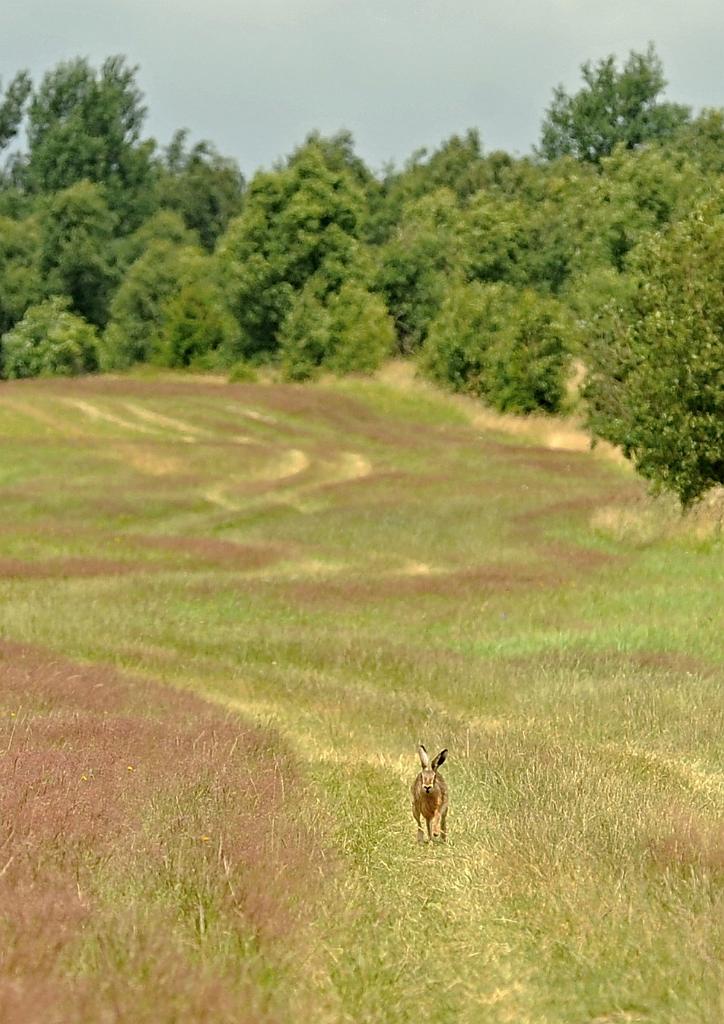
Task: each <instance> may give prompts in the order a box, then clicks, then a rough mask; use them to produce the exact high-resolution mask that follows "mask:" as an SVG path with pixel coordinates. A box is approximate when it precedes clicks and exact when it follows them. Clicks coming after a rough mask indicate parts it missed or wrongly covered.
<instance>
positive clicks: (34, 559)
mask: <svg viewBox="0 0 724 1024" xmlns="http://www.w3.org/2000/svg"><path fill="white" fill-rule="evenodd" d="M88 406H92V408H93V409H94V410H95V412H90V413H89V411H88ZM139 409H140V410H141V413H143V415H141V413H139ZM0 429H2V431H3V432H4V436H5V442H4V445H3V455H2V459H1V460H0V490H1V493H2V497H3V506H4V508H5V510H6V514H5V517H4V523H3V524H2V529H1V530H0V631H1V634H2V636H3V637H5V638H8V639H12V640H16V641H22V642H25V643H32V644H39V645H42V646H44V647H47V648H51V649H53V650H55V651H58V652H62V653H64V654H66V655H69V656H72V657H74V658H76V659H80V660H85V661H90V662H99V663H105V664H111V665H114V666H116V667H119V668H122V669H129V670H132V671H133V672H135V673H140V674H142V675H143V674H145V675H148V676H151V677H153V678H155V679H160V680H161V681H163V682H165V683H167V684H169V685H172V686H176V687H181V688H189V689H192V690H194V691H195V692H197V693H199V694H201V695H203V696H205V697H207V698H208V699H210V700H212V701H214V702H217V703H219V704H222V705H224V706H225V707H228V708H230V709H232V710H233V711H237V712H239V713H241V714H242V715H244V716H246V717H248V718H251V719H255V720H258V721H260V722H262V723H264V724H267V723H271V724H273V725H274V726H276V727H277V728H278V729H279V730H280V731H281V735H282V737H283V738H284V740H285V741H286V743H288V744H289V745H291V746H292V747H294V748H295V750H296V752H297V754H298V755H299V756H301V758H302V759H303V762H304V766H305V771H306V774H307V777H308V779H309V781H310V784H311V786H312V789H311V794H312V795H307V796H305V799H306V800H309V801H312V804H313V805H312V806H310V808H309V818H310V820H314V821H315V822H318V825H317V826H316V827H317V828H318V829H320V830H321V832H322V836H321V838H322V841H323V842H324V843H325V844H326V845H327V846H328V847H329V849H330V863H333V864H334V867H333V868H330V870H329V872H328V876H327V881H326V888H325V889H324V893H323V895H322V896H321V897H320V898H319V899H318V900H317V901H316V902H315V904H314V909H313V912H310V920H309V929H310V930H311V931H310V933H309V934H308V935H306V936H305V939H304V942H305V943H309V944H311V945H312V946H313V948H314V951H315V955H314V967H313V969H312V968H310V971H309V973H308V976H307V977H306V979H305V998H306V999H311V1001H312V1004H313V1005H314V1006H315V1007H316V1011H315V1012H316V1019H319V1020H328V1021H330V1022H337V1021H340V1022H342V1021H344V1022H355V1024H358V1022H366V1021H370V1022H377V1021H379V1022H384V1024H397V1022H399V1024H407V1022H412V1021H417V1020H419V1019H420V1018H421V1017H427V1016H430V1017H432V1018H434V1019H436V1020H438V1021H441V1022H456V1024H457V1022H471V1024H473V1022H478V1021H481V1022H501V1024H503V1022H508V1021H510V1022H515V1024H525V1022H531V1024H582V1022H587V1021H590V1022H594V1021H597V1022H598V1024H604V1022H609V1021H610V1022H617V1021H644V1022H651V1024H714V1022H718V1021H719V1020H720V1019H721V1017H722V1011H723V1010H724V1006H723V1005H722V991H723V984H724V981H723V979H722V974H721V971H720V970H719V965H720V964H721V954H722V946H721V927H722V884H721V883H722V872H723V870H724V850H723V849H722V838H723V837H722V831H721V824H720V823H721V819H722V812H723V811H724V781H723V779H724V776H723V775H722V768H723V767H724V765H723V764H722V760H723V754H724V745H723V744H722V735H724V701H723V700H722V696H723V694H722V672H721V665H722V663H723V660H724V629H722V628H721V627H722V621H721V608H722V604H723V602H722V598H723V597H724V594H723V589H724V588H723V587H722V580H723V579H724V573H723V571H722V570H723V568H724V566H723V563H722V549H721V542H720V540H719V539H718V535H717V533H716V529H715V528H714V527H712V528H711V529H709V528H708V527H707V523H706V521H705V520H704V519H702V518H701V517H700V519H699V520H698V521H697V522H696V523H691V524H688V523H687V524H684V525H682V524H681V523H679V522H678V521H677V519H676V517H675V516H674V515H673V514H672V513H671V512H670V510H668V508H667V507H666V506H665V505H664V504H661V503H659V504H657V503H653V502H651V501H649V499H648V498H646V497H645V495H644V493H643V490H642V488H641V487H640V485H639V484H638V483H637V482H636V481H635V480H634V478H633V477H632V476H631V474H630V473H629V472H628V471H627V470H626V469H625V468H622V467H621V466H619V465H617V464H615V463H613V462H611V461H606V460H605V459H602V458H601V457H597V456H594V455H591V454H589V453H585V452H583V453H581V452H561V451H554V450H550V449H548V448H546V447H544V446H543V445H542V444H535V443H534V439H533V440H532V439H531V438H527V439H525V440H524V441H521V440H520V439H518V438H516V437H514V436H512V435H511V436H507V437H506V435H505V434H504V433H502V432H500V431H498V432H496V433H495V434H494V435H493V434H487V433H484V432H481V430H479V429H476V428H474V426H473V425H472V424H471V422H470V417H469V416H468V414H467V411H466V408H465V406H464V405H461V404H460V403H457V402H454V401H452V400H450V399H448V398H446V397H444V396H437V395H435V394H434V393H431V392H429V391H427V390H425V391H422V390H421V391H419V392H418V391H416V390H415V389H414V388H412V389H407V390H404V391H403V390H400V389H399V388H395V387H393V386H391V385H385V384H382V383H380V382H369V383H366V382H362V381H351V380H348V381H345V382H342V383H340V384H338V385H334V384H325V385H318V386H309V387H304V388H300V387H282V386H276V385H263V384H257V385H234V386H228V387H224V386H219V385H215V384H205V383H204V382H203V381H194V380H193V379H189V378H179V379H174V378H168V379H166V378H164V379H163V380H157V381H154V380H152V379H149V380H145V379H144V380H143V381H139V380H134V379H131V378H129V379H126V380H118V381H110V380H103V379H101V380H98V381H94V380H84V381H79V382H73V383H68V382H53V383H50V382H37V383H31V384H24V383H21V384H17V385H14V384H6V385H3V387H2V391H1V392H0ZM290 452H297V453H298V452H301V453H302V454H303V456H304V459H303V460H302V459H300V458H299V457H298V456H295V455H291V456H290ZM169 538H172V539H173V538H179V540H177V541H174V543H173V544H171V545H169V544H168V543H166V544H165V546H164V544H162V543H159V542H160V541H166V542H168V540H169ZM211 542H215V543H217V547H214V546H213V543H211ZM218 542H226V543H227V545H228V544H236V545H239V546H240V548H243V550H244V551H246V552H247V553H248V552H249V551H251V552H252V553H255V552H258V553H260V559H261V560H260V561H255V560H254V558H251V556H248V557H249V558H251V560H250V561H249V562H248V564H247V563H245V562H244V558H247V554H243V555H242V554H241V553H240V554H239V561H238V562H237V561H234V559H233V558H232V557H231V554H230V552H232V551H234V550H236V549H232V548H230V547H226V548H225V547H223V546H218ZM205 544H206V547H204V545H205ZM264 552H266V553H267V555H268V557H267V555H264V557H262V554H263V553H264ZM86 563H89V564H90V563H92V564H91V565H90V568H89V565H88V564H86ZM420 739H422V740H424V741H425V743H426V744H427V745H428V747H433V746H435V747H436V748H437V749H439V748H440V747H442V746H447V747H448V748H449V749H450V756H449V762H448V765H446V772H445V775H446V778H447V780H448V784H449V786H450V790H451V812H450V818H449V828H450V841H449V843H448V844H447V846H446V847H435V848H430V847H423V848H418V847H417V845H416V843H415V826H414V823H413V820H412V816H411V814H410V811H409V804H408V789H409V785H410V783H411V782H412V779H413V777H414V774H415V771H416V767H415V761H414V751H415V747H416V744H417V742H418V741H419V740H420ZM322 823H324V824H322ZM108 884H109V885H110V884H111V883H110V882H109V883H108ZM139 884H140V883H139ZM140 891H141V892H142V891H143V890H142V888H141V890H140ZM209 927H211V928H213V922H211V924H210V925H209ZM217 941H218V943H219V944H220V945H222V946H223V937H222V936H219V937H218V939H217ZM239 955H240V956H242V955H244V953H243V951H241V952H240V953H239ZM258 955H259V954H258V951H255V952H254V956H258ZM139 969H140V968H139ZM270 969H271V968H270ZM280 978H281V980H280V981H279V986H280V992H279V993H278V995H277V998H278V999H280V1000H281V1002H282V1004H284V1001H285V1000H286V1005H287V1007H290V1008H291V1007H293V1006H294V1004H295V996H296V993H295V983H294V982H292V981H289V980H285V979H286V976H280ZM285 986H286V987H285ZM289 1012H291V1010H290V1011H289Z"/></svg>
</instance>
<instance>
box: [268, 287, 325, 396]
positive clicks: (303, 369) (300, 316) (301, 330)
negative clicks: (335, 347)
mask: <svg viewBox="0 0 724 1024" xmlns="http://www.w3.org/2000/svg"><path fill="white" fill-rule="evenodd" d="M279 345H280V357H281V365H282V372H283V374H284V376H285V377H286V378H287V380H306V379H307V378H308V377H312V376H314V374H315V373H317V372H318V370H319V368H320V367H321V365H322V363H323V362H324V360H325V359H326V357H327V356H328V355H329V352H330V350H331V347H332V332H331V318H330V315H329V310H328V309H327V307H326V306H325V304H324V303H323V301H322V300H321V299H320V298H318V296H317V294H316V289H315V284H314V282H310V283H308V284H307V286H306V287H305V288H303V289H302V291H301V293H300V295H299V296H298V298H297V299H296V301H295V302H294V304H293V306H292V308H291V310H290V311H289V313H288V314H287V316H286V318H285V320H284V322H283V324H282V327H281V330H280V332H279Z"/></svg>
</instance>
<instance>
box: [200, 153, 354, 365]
mask: <svg viewBox="0 0 724 1024" xmlns="http://www.w3.org/2000/svg"><path fill="white" fill-rule="evenodd" d="M363 215H364V196H363V193H362V192H361V191H360V189H359V188H358V186H357V185H356V183H355V182H354V180H353V179H352V178H351V177H350V175H349V174H348V173H347V172H346V171H333V170H330V169H329V168H328V167H327V165H326V163H325V162H324V159H323V157H322V155H321V154H320V152H319V151H318V149H317V148H316V147H315V146H309V147H307V148H306V150H305V151H304V152H300V153H297V154H296V155H295V157H294V160H293V162H292V163H291V164H289V165H288V166H286V167H284V168H281V169H279V170H277V171H274V172H271V173H260V174H257V175H256V177H255V178H254V179H253V181H252V182H251V185H250V187H249V190H248V193H247V195H246V197H245V202H244V210H243V213H242V214H241V216H240V217H238V218H237V219H236V220H234V221H232V223H231V225H230V226H229V230H228V231H227V232H226V235H225V236H224V237H223V238H222V239H221V240H220V242H219V247H218V255H219V263H220V266H221V269H222V273H223V275H224V278H225V281H226V285H227V289H228V295H229V299H230V303H231V308H232V310H233V312H234V314H235V316H236V317H237V319H238V321H239V325H240V327H241V330H242V342H241V348H242V351H241V352H240V353H239V355H240V356H244V357H249V356H259V355H267V356H268V355H270V354H273V353H274V352H275V351H276V350H277V348H278V334H279V330H280V328H281V325H282V323H283V322H284V319H285V317H286V316H287V314H288V313H289V311H290V310H291V308H292V305H293V304H294V299H295V296H296V295H297V294H298V293H299V292H300V291H301V290H302V288H303V287H304V285H305V284H306V282H307V281H308V280H309V279H310V278H312V277H315V278H316V279H317V280H318V281H319V282H323V287H324V289H326V290H327V291H329V292H332V291H336V290H338V289H339V288H340V287H341V285H342V283H343V282H344V281H345V280H346V279H347V278H348V277H350V276H354V275H356V274H358V273H359V270H360V266H361V262H362V260H363V257H362V246H361V243H360V242H359V240H358V237H359V234H360V231H361V223H362V219H363Z"/></svg>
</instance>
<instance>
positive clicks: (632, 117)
mask: <svg viewBox="0 0 724 1024" xmlns="http://www.w3.org/2000/svg"><path fill="white" fill-rule="evenodd" d="M581 74H582V75H583V81H584V83H585V84H584V86H583V88H582V89H580V90H579V91H578V92H577V93H575V95H573V96H569V95H568V93H567V92H566V91H565V89H564V88H563V86H562V85H559V86H558V87H557V88H556V89H555V90H554V93H553V102H552V103H551V105H550V107H549V108H548V111H547V114H546V117H545V120H544V121H543V128H542V134H541V143H540V150H539V151H540V153H541V155H542V156H544V157H545V158H546V159H547V160H554V159H556V158H557V157H560V156H566V155H572V156H575V157H576V158H577V159H578V160H585V161H590V162H592V163H598V162H599V161H600V160H601V159H602V157H604V156H608V155H609V154H610V153H612V152H613V149H614V147H615V146H617V145H618V144H620V143H621V144H623V145H624V146H625V147H626V148H627V149H634V148H635V147H636V146H640V145H641V144H642V143H645V142H649V141H659V140H661V139H665V138H669V137H671V136H672V135H674V134H675V133H676V131H677V129H679V128H680V127H681V125H682V124H684V123H686V121H688V119H689V117H690V110H689V108H688V107H685V106H682V105H680V104H677V103H664V102H661V101H660V96H661V93H662V92H663V90H664V88H665V86H666V79H665V78H664V72H663V67H662V65H661V61H660V60H659V58H658V57H657V55H656V51H655V50H654V47H653V45H650V46H649V48H648V49H647V51H646V53H636V52H635V51H632V52H631V53H630V54H629V57H628V60H627V61H626V63H625V64H624V66H623V68H622V69H621V70H620V71H619V69H618V68H617V66H616V58H615V57H614V56H609V57H605V58H604V59H603V60H600V61H599V62H598V63H597V64H595V65H593V64H591V62H590V61H588V62H587V63H585V64H583V65H582V66H581Z"/></svg>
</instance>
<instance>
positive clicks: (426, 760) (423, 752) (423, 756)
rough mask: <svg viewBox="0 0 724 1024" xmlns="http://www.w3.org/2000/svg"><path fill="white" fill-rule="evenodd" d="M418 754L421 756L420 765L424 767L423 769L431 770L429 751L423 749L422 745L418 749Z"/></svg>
mask: <svg viewBox="0 0 724 1024" xmlns="http://www.w3.org/2000/svg"><path fill="white" fill-rule="evenodd" d="M417 752H418V754H419V755H420V764H421V765H422V767H423V768H429V767H430V757H429V755H428V753H427V751H426V750H425V748H424V747H423V745H422V743H421V744H420V746H419V747H418V748H417Z"/></svg>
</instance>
